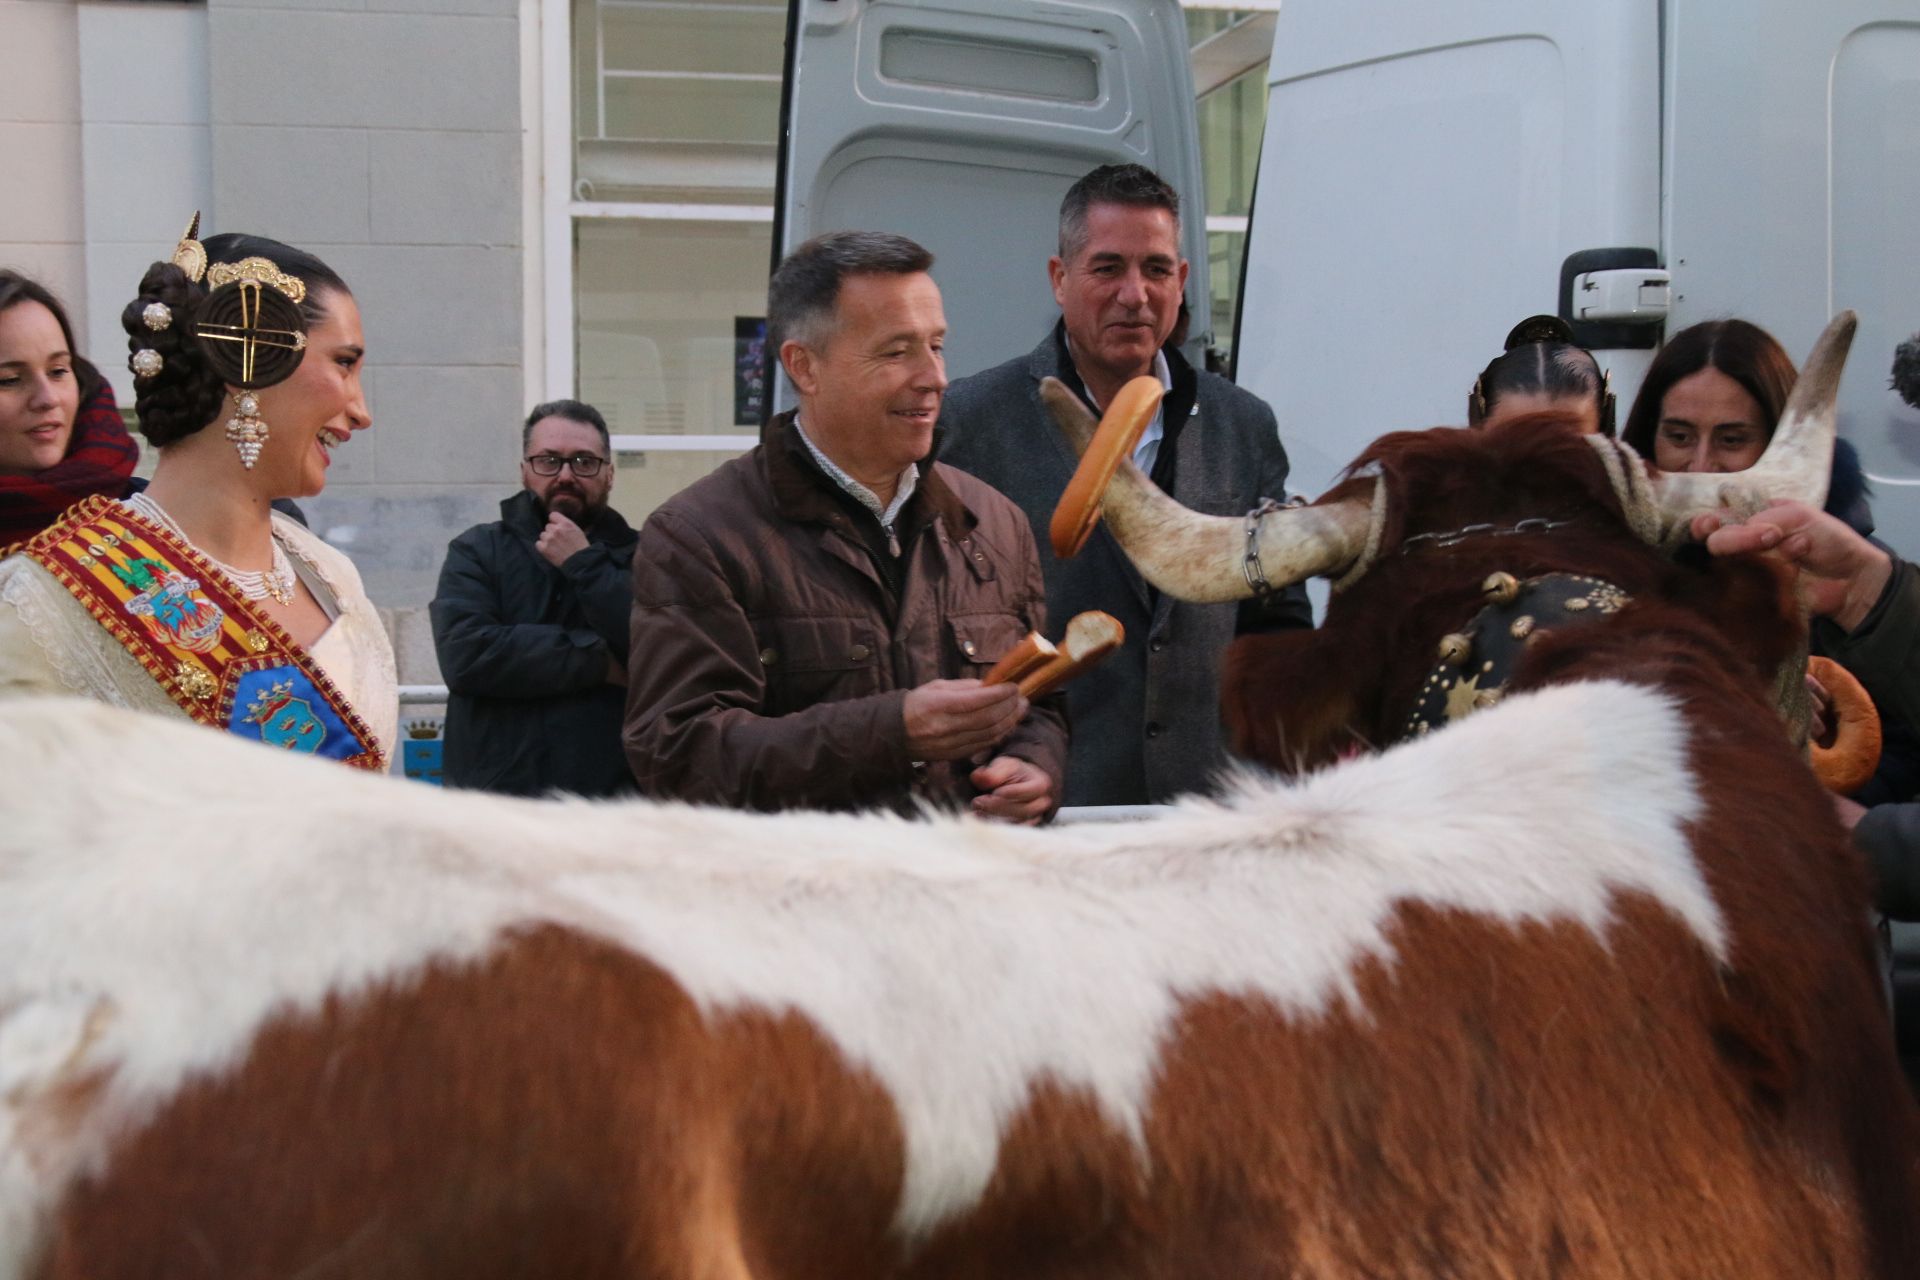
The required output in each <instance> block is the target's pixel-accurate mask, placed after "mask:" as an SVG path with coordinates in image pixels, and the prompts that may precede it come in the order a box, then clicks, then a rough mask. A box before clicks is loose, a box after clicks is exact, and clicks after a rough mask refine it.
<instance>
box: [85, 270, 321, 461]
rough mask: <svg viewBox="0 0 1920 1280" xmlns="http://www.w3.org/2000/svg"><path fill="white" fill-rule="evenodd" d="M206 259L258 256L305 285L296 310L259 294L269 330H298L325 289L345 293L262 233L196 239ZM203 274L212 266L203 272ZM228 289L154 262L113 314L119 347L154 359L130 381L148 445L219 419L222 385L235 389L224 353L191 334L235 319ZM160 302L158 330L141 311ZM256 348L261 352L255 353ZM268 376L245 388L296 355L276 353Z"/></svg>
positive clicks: (278, 376) (275, 374) (277, 377)
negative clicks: (154, 364)
mask: <svg viewBox="0 0 1920 1280" xmlns="http://www.w3.org/2000/svg"><path fill="white" fill-rule="evenodd" d="M203 247H204V248H205V250H206V255H207V260H208V262H209V263H210V264H213V265H214V266H217V265H219V264H221V263H233V262H241V261H243V260H245V259H247V258H265V259H266V260H267V261H269V262H271V263H272V264H274V266H276V267H277V268H278V269H279V270H280V271H282V272H284V273H286V274H287V275H289V276H292V277H294V278H296V279H298V280H300V281H301V282H303V283H304V284H305V285H306V297H305V299H304V300H303V301H302V302H301V303H300V304H299V305H298V307H297V308H296V307H295V305H294V303H293V302H292V301H291V299H288V298H287V297H286V296H285V295H284V294H282V293H280V292H278V291H276V290H275V289H273V288H272V287H271V286H267V287H265V288H263V289H261V290H259V291H258V292H259V296H260V298H261V299H262V300H264V303H265V309H268V310H270V311H271V312H272V315H271V316H269V317H266V318H263V319H262V323H266V324H269V325H270V326H272V327H275V328H280V329H287V328H292V329H296V330H304V329H305V328H306V327H307V326H309V325H311V324H314V323H316V322H317V321H319V320H320V319H321V318H322V317H323V316H324V314H325V308H324V301H323V298H322V296H321V295H324V294H325V293H327V292H329V291H337V292H340V293H346V292H348V289H347V286H346V283H345V282H344V281H342V280H341V279H340V277H339V275H338V274H337V273H335V272H334V270H333V269H332V268H331V267H329V266H327V265H326V264H325V263H324V262H322V261H320V259H318V258H316V257H314V256H313V255H312V254H310V253H304V252H302V251H301V250H299V249H295V248H292V247H291V246H289V245H284V244H281V243H280V242H279V241H277V240H268V239H266V238H265V237H263V236H252V235H240V234H234V235H219V236H209V237H207V239H206V240H205V241H204V242H203ZM208 270H209V274H211V272H212V266H210V267H209V268H208ZM234 288H235V287H234V286H232V285H227V286H225V287H224V288H215V289H212V290H211V291H210V290H209V287H208V284H207V281H206V279H204V278H203V279H202V280H201V281H200V282H198V283H196V282H195V281H192V280H189V279H188V278H187V273H186V272H185V271H183V270H182V269H181V268H180V267H178V266H176V265H175V264H173V263H172V262H156V263H154V264H153V265H152V266H151V267H148V268H147V273H146V275H144V276H143V277H141V280H140V295H139V296H138V297H137V298H135V299H134V300H133V301H132V302H129V303H128V304H127V305H126V309H125V310H123V311H122V312H121V313H120V327H121V328H122V329H125V330H126V332H127V335H128V336H127V350H128V352H129V353H130V354H131V353H134V352H139V351H153V352H155V353H157V354H158V355H159V356H160V358H161V364H160V368H159V370H158V371H157V372H155V373H154V374H152V375H151V376H139V377H136V379H135V381H134V408H135V410H136V411H137V412H138V413H139V415H140V432H141V434H142V435H144V436H146V438H147V439H148V440H149V441H151V442H152V443H153V444H155V445H161V446H165V445H169V444H172V443H174V442H175V441H177V440H183V439H185V438H186V437H187V436H190V435H192V434H194V433H195V432H197V431H200V430H201V429H203V428H205V427H206V426H208V425H209V424H211V423H212V422H213V420H214V419H215V418H216V417H218V416H219V413H220V408H221V406H222V405H223V404H224V403H225V402H226V396H227V388H228V386H229V385H233V384H237V383H238V382H239V381H240V379H239V377H238V376H237V374H238V370H237V368H236V367H233V360H232V358H231V355H230V353H229V352H227V351H226V350H224V349H221V350H218V353H217V355H216V354H214V353H213V352H214V349H215V348H216V347H217V344H214V343H210V342H208V341H207V340H205V339H204V338H201V337H196V329H197V327H198V326H199V325H200V324H202V323H203V322H205V323H208V324H213V323H215V322H218V323H220V324H225V325H230V324H232V323H233V322H234V321H235V319H236V318H237V317H236V316H234V315H229V314H227V313H228V312H230V311H232V310H234V308H233V307H232V306H231V305H230V304H231V302H232V298H231V297H229V295H231V294H232V293H233V292H234ZM156 302H157V303H161V304H163V305H165V307H166V308H167V311H168V312H169V313H170V319H169V321H168V323H167V324H166V325H164V326H163V327H161V328H159V329H155V328H153V327H152V326H150V325H149V324H148V323H147V319H146V316H147V309H148V308H149V307H150V306H152V305H153V304H154V303H156ZM263 350H265V349H264V348H263ZM268 354H270V355H272V356H273V357H275V359H274V366H275V367H274V368H273V370H272V376H270V377H256V378H255V379H254V380H253V381H251V382H250V383H248V385H250V386H267V385H271V384H272V383H274V382H279V381H282V380H284V379H285V378H287V377H290V376H291V375H292V374H293V372H294V370H295V369H296V368H297V367H298V366H299V363H300V359H301V357H302V356H303V355H304V350H293V351H287V350H284V349H282V350H278V351H273V352H269V353H268Z"/></svg>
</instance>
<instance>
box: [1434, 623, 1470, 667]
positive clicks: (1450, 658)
mask: <svg viewBox="0 0 1920 1280" xmlns="http://www.w3.org/2000/svg"><path fill="white" fill-rule="evenodd" d="M1472 652H1473V640H1472V638H1471V637H1469V636H1465V635H1462V634H1461V633H1460V632H1458V631H1455V632H1454V633H1452V634H1451V635H1445V636H1442V637H1440V661H1442V662H1444V663H1446V664H1447V665H1448V666H1450V667H1457V666H1459V665H1460V664H1461V663H1463V662H1465V661H1466V660H1467V655H1468V654H1469V653H1472Z"/></svg>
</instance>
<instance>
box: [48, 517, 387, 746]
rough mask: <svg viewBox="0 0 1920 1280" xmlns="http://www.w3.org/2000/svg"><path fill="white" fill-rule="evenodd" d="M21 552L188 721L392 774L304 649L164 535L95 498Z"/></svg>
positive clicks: (210, 568) (369, 736) (185, 548)
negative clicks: (55, 582) (69, 596)
mask: <svg viewBox="0 0 1920 1280" xmlns="http://www.w3.org/2000/svg"><path fill="white" fill-rule="evenodd" d="M15 550H17V551H20V552H23V553H24V554H25V555H27V556H28V557H29V558H30V559H32V560H33V561H34V563H36V564H38V565H40V566H41V567H42V568H44V569H45V570H46V571H47V572H48V573H51V574H52V575H53V576H54V578H55V579H56V580H58V581H59V583H60V585H61V586H63V587H65V588H66V589H67V590H68V591H69V592H70V593H72V595H73V598H74V599H76V600H78V601H79V602H80V603H81V604H82V605H84V606H85V607H86V610H87V612H88V613H89V614H91V615H93V620H94V621H95V622H98V623H99V624H100V625H101V626H102V627H103V628H105V629H106V632H107V634H109V635H111V636H112V637H113V638H114V639H115V640H117V641H119V643H120V645H121V647H123V648H124V649H126V651H127V652H128V653H130V654H132V655H133V656H134V658H135V659H137V660H138V661H139V663H140V665H141V667H143V668H144V669H145V670H146V672H147V674H148V675H150V676H152V677H153V678H154V680H155V681H156V682H157V683H158V684H159V685H160V687H161V688H162V689H163V690H165V691H166V694H167V696H168V697H169V698H171V699H172V700H173V702H174V705H176V706H178V707H179V708H180V709H181V710H182V711H184V712H186V713H187V715H188V716H189V717H190V718H192V719H194V720H197V721H199V722H200V723H201V724H205V725H212V726H213V727H215V728H218V729H225V730H227V731H228V732H229V733H237V734H239V735H240V736H241V737H243V738H247V739H250V740H252V741H255V742H264V743H267V744H269V745H272V746H277V747H284V748H286V749H287V750H289V751H298V752H302V753H304V754H307V755H317V756H325V757H327V758H328V759H332V760H340V761H343V762H345V763H346V764H349V765H352V766H354V767H355V768H359V769H370V770H374V771H376V772H377V771H383V770H385V768H386V767H387V763H386V759H385V757H384V755H383V754H382V753H381V751H380V744H379V740H378V739H376V738H375V737H374V735H373V731H372V730H371V729H370V728H368V727H367V724H366V722H365V721H364V720H362V719H361V718H360V716H359V713H357V712H356V711H354V709H353V706H352V704H350V703H349V702H348V701H347V699H346V696H345V695H344V694H343V693H341V692H340V690H339V688H338V687H337V686H335V684H334V683H333V681H332V680H331V679H329V678H328V676H327V674H326V672H324V671H322V670H321V669H320V666H319V664H318V663H316V662H314V660H313V658H312V657H311V656H310V655H309V654H308V653H307V651H306V650H305V649H303V648H301V647H300V646H299V645H298V644H297V643H295V642H294V639H293V637H292V636H289V635H288V634H287V632H286V629H285V628H283V627H282V626H281V625H280V624H279V623H277V622H275V621H274V620H273V619H272V618H269V617H266V616H265V615H263V614H262V613H261V612H260V611H259V610H258V609H256V608H254V606H253V604H252V602H251V601H249V600H248V599H247V598H246V597H245V596H243V595H241V594H240V593H239V592H238V591H237V590H235V589H234V587H233V584H232V583H230V582H228V581H227V577H226V575H225V574H223V573H221V572H220V571H219V570H218V569H216V568H214V567H213V566H212V565H211V564H209V563H208V562H207V560H206V559H205V557H203V556H201V555H200V554H199V553H198V552H196V551H195V550H194V549H193V548H192V547H190V546H188V545H187V544H186V543H184V542H182V541H181V540H180V539H178V538H176V537H174V536H173V535H172V534H171V533H169V532H168V531H167V530H165V529H162V528H160V527H158V526H156V525H154V524H152V523H151V522H149V521H146V520H143V519H141V518H140V517H139V516H137V515H135V514H134V513H132V512H130V511H128V510H127V509H126V508H125V507H123V506H121V505H120V504H119V503H118V502H115V501H113V500H112V499H111V498H105V497H93V498H88V499H86V500H85V501H83V502H81V503H79V504H77V505H76V506H74V507H72V508H70V509H69V510H68V511H67V512H66V513H65V514H64V515H62V516H61V517H60V519H59V520H57V521H55V522H54V523H53V524H52V525H51V526H49V527H48V528H46V529H44V530H42V531H41V532H40V533H38V534H35V535H34V536H33V537H32V538H29V539H28V540H27V541H26V542H25V543H23V544H21V545H20V546H18V547H16V548H15Z"/></svg>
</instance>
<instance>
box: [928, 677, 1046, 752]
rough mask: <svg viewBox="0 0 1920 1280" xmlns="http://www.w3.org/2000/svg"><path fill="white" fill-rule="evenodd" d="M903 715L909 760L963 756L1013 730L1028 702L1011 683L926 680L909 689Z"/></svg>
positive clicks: (985, 747) (983, 747) (987, 745)
mask: <svg viewBox="0 0 1920 1280" xmlns="http://www.w3.org/2000/svg"><path fill="white" fill-rule="evenodd" d="M901 714H902V716H903V717H904V718H905V720H906V723H907V754H908V755H910V756H912V757H913V759H915V760H965V759H967V758H968V757H969V756H972V755H974V754H976V753H978V752H981V751H985V750H986V749H987V748H988V747H991V746H994V745H995V744H997V743H998V742H1000V740H1001V739H1003V738H1005V737H1006V736H1007V735H1008V734H1010V733H1012V732H1013V730H1014V726H1016V725H1018V724H1019V723H1020V720H1021V717H1023V716H1025V715H1026V714H1027V700H1026V699H1025V698H1023V697H1021V696H1020V690H1019V689H1018V688H1016V687H1015V686H1013V685H1010V684H994V685H986V684H981V683H980V682H979V681H978V680H929V681H928V682H927V683H925V684H923V685H921V686H920V687H919V688H917V689H909V690H908V691H907V700H906V703H905V704H904V706H903V707H902V709H901Z"/></svg>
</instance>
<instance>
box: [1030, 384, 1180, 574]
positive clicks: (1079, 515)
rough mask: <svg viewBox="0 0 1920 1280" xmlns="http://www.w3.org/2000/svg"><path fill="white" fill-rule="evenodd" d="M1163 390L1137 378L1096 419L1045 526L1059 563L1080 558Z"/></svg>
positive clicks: (1157, 404) (1153, 412)
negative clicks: (1102, 502) (1104, 500)
mask: <svg viewBox="0 0 1920 1280" xmlns="http://www.w3.org/2000/svg"><path fill="white" fill-rule="evenodd" d="M1165 394H1166V388H1165V387H1163V386H1161V385H1160V379H1158V378H1155V377H1153V376H1151V375H1149V374H1142V375H1140V376H1139V377H1137V378H1135V379H1133V380H1132V381H1131V382H1129V383H1127V384H1126V385H1125V386H1123V387H1121V388H1120V390H1119V391H1117V392H1116V393H1114V397H1113V403H1111V404H1109V405H1108V406H1107V411H1106V413H1104V414H1103V415H1101V418H1100V429H1099V430H1098V431H1096V432H1094V435H1093V443H1092V444H1090V445H1088V446H1087V451H1086V453H1085V454H1084V455H1082V456H1081V458H1080V465H1079V466H1078V467H1076V468H1075V469H1074V472H1073V479H1071V480H1069V481H1067V487H1066V488H1065V489H1064V490H1062V491H1061V493H1060V501H1059V502H1058V503H1057V504H1055V506H1054V508H1053V523H1052V524H1050V525H1048V526H1047V539H1048V541H1050V542H1051V543H1052V544H1053V554H1055V555H1056V556H1059V557H1060V558H1061V559H1062V560H1067V559H1071V558H1072V557H1074V556H1076V555H1078V554H1080V548H1082V547H1084V546H1086V545H1087V539H1088V538H1090V537H1092V536H1093V526H1095V525H1097V524H1099V523H1100V499H1101V497H1102V496H1103V495H1104V494H1105V493H1106V491H1107V485H1108V484H1110V483H1111V482H1112V480H1113V473H1114V472H1115V471H1118V470H1119V469H1120V462H1121V460H1122V459H1124V458H1127V457H1130V456H1132V454H1133V450H1134V446H1135V445H1137V444H1139V443H1140V436H1141V433H1142V432H1144V431H1146V429H1147V424H1148V423H1149V422H1152V421H1153V415H1154V414H1155V413H1157V412H1158V411H1159V409H1160V397H1161V396H1163V395H1165Z"/></svg>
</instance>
